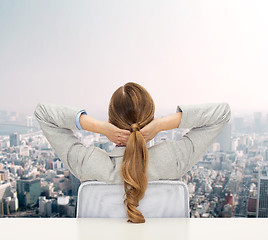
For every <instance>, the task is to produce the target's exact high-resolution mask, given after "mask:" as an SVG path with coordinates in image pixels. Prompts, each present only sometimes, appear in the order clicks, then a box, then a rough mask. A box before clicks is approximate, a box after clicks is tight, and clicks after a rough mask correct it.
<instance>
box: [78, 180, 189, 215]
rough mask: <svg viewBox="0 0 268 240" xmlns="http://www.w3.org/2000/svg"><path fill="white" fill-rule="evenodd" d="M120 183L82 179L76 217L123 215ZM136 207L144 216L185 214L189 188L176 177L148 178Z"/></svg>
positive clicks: (122, 195)
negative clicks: (145, 187) (173, 178)
mask: <svg viewBox="0 0 268 240" xmlns="http://www.w3.org/2000/svg"><path fill="white" fill-rule="evenodd" d="M124 193H125V192H124V185H123V184H107V183H104V182H99V181H86V182H82V183H81V185H80V186H79V189H78V196H77V208H76V217H77V218H127V213H126V209H125V206H124V204H123V201H124ZM137 209H138V210H140V211H141V213H142V214H143V216H144V217H145V218H188V217H190V212H189V191H188V187H187V184H186V183H184V182H182V181H179V180H158V181H149V182H148V187H147V189H146V192H145V195H144V198H143V199H141V201H140V202H139V206H138V207H137Z"/></svg>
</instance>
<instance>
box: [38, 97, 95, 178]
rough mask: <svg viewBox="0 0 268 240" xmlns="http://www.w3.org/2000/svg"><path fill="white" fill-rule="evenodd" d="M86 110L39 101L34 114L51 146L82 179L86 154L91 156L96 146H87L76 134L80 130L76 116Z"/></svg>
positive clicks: (75, 174) (72, 171) (74, 173)
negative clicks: (74, 131) (75, 131)
mask: <svg viewBox="0 0 268 240" xmlns="http://www.w3.org/2000/svg"><path fill="white" fill-rule="evenodd" d="M83 112H86V110H85V109H82V108H79V107H71V106H66V105H57V104H52V103H47V102H41V103H38V105H37V106H36V108H35V111H34V115H35V117H36V119H37V121H38V123H39V125H40V127H41V129H42V131H43V133H44V135H45V137H46V138H47V140H48V142H49V143H50V145H51V147H52V148H53V150H54V151H55V153H56V154H57V155H58V157H59V158H60V160H61V161H62V162H63V163H64V165H65V166H66V167H67V168H68V169H69V170H70V172H71V173H72V174H73V175H74V176H75V177H76V178H78V179H81V166H82V164H83V160H84V159H85V157H86V156H88V157H89V156H90V155H91V153H92V151H93V149H94V146H89V147H86V146H84V145H83V144H82V142H81V141H80V140H79V139H78V138H77V137H76V136H75V135H74V133H73V131H72V130H78V129H79V128H78V127H77V125H76V123H77V122H76V117H77V114H78V113H79V116H80V114H81V113H83Z"/></svg>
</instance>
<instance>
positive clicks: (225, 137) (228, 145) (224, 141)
mask: <svg viewBox="0 0 268 240" xmlns="http://www.w3.org/2000/svg"><path fill="white" fill-rule="evenodd" d="M231 132H232V125H231V124H229V123H228V124H226V125H225V126H224V128H223V129H222V131H221V133H220V135H219V136H218V137H217V139H216V140H215V142H218V143H219V144H220V150H221V151H223V152H230V151H231V149H232V141H231Z"/></svg>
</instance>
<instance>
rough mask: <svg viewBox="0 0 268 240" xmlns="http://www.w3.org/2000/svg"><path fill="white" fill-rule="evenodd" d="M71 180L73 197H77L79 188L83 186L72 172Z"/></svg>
mask: <svg viewBox="0 0 268 240" xmlns="http://www.w3.org/2000/svg"><path fill="white" fill-rule="evenodd" d="M70 178H71V181H72V195H73V196H77V194H78V188H79V186H80V185H81V182H80V180H79V179H78V178H76V177H75V176H74V175H73V174H72V173H71V172H70Z"/></svg>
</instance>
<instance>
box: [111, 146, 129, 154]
mask: <svg viewBox="0 0 268 240" xmlns="http://www.w3.org/2000/svg"><path fill="white" fill-rule="evenodd" d="M125 149H126V147H119V146H115V147H114V149H113V150H112V151H111V152H109V156H110V157H122V156H124V152H125Z"/></svg>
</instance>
